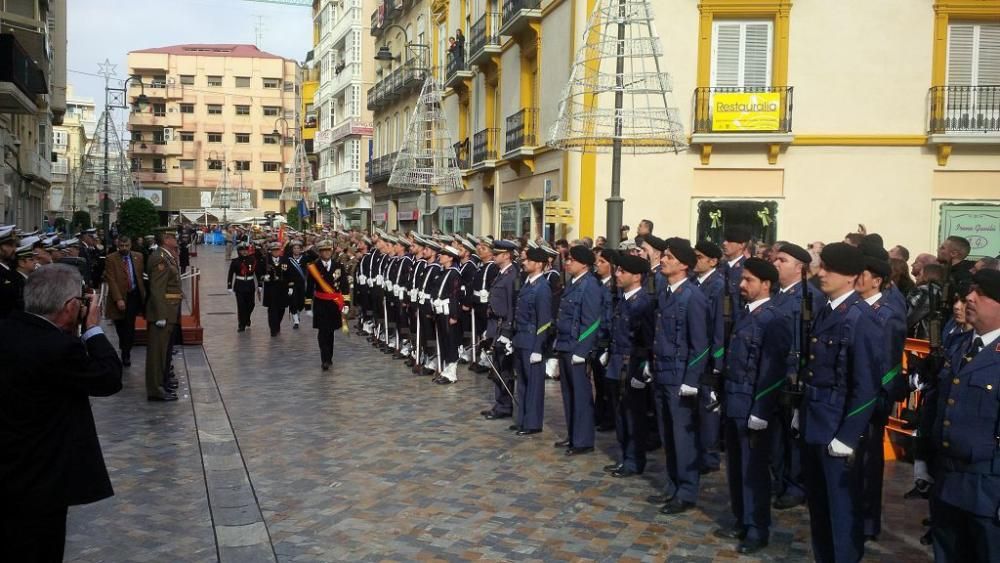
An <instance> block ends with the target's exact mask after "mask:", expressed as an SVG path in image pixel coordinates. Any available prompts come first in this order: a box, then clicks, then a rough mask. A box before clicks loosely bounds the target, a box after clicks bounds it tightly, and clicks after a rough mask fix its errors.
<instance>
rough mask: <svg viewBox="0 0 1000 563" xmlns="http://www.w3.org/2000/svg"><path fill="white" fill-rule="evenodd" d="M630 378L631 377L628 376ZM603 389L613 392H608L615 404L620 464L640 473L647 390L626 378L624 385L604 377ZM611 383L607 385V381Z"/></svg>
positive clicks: (645, 427)
mask: <svg viewBox="0 0 1000 563" xmlns="http://www.w3.org/2000/svg"><path fill="white" fill-rule="evenodd" d="M630 379H631V378H630ZM604 381H605V385H604V388H605V389H606V390H607V391H609V392H611V391H613V392H614V394H613V395H610V397H611V400H612V402H613V404H614V407H615V412H616V414H617V418H618V422H617V423H616V424H615V434H616V435H617V438H618V447H620V448H621V451H622V456H621V464H622V466H623V468H624V469H627V470H629V471H634V472H636V473H642V472H643V471H645V470H646V439H647V438H646V434H647V433H648V425H647V423H646V422H647V420H646V389H645V388H643V389H636V388H634V387H632V385H631V381H630V380H629V382H628V383H626V384H625V385H624V386H622V384H621V383H620V382H618V381H616V380H611V379H608V378H605V379H604ZM609 382H610V383H613V385H609V384H608V383H609Z"/></svg>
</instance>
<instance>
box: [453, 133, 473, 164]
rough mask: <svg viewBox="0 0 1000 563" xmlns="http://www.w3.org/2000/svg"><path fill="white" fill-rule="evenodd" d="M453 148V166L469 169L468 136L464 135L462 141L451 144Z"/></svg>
mask: <svg viewBox="0 0 1000 563" xmlns="http://www.w3.org/2000/svg"><path fill="white" fill-rule="evenodd" d="M452 148H453V149H455V166H456V167H458V169H459V170H462V171H465V170H468V169H469V138H468V137H466V138H465V139H463V140H462V141H459V142H457V143H455V144H454V145H452Z"/></svg>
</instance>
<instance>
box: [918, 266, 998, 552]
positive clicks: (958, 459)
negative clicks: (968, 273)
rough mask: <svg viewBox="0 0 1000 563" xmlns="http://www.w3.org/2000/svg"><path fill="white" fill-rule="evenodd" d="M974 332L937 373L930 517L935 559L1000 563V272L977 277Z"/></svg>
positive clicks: (971, 301) (972, 297) (971, 313)
mask: <svg viewBox="0 0 1000 563" xmlns="http://www.w3.org/2000/svg"><path fill="white" fill-rule="evenodd" d="M966 320H967V321H968V322H969V323H971V324H972V328H973V333H972V334H971V335H969V336H968V337H967V338H966V339H964V340H963V342H962V345H961V346H960V347H959V349H958V353H956V354H954V355H952V356H951V357H950V358H949V360H948V362H946V364H945V366H944V369H943V370H942V373H941V377H940V378H939V389H938V395H939V396H938V402H937V412H936V416H935V418H934V421H933V426H932V431H931V434H930V447H931V449H932V452H933V457H932V463H931V465H932V474H933V476H934V481H935V482H934V488H933V490H932V502H931V519H932V520H933V522H934V525H933V527H932V534H933V537H934V558H935V560H936V561H963V562H964V561H977V562H979V561H983V562H985V561H996V558H997V554H998V553H1000V526H998V525H997V519H998V517H1000V449H998V446H997V429H998V428H1000V408H998V404H1000V395H998V393H1000V271H996V270H980V271H978V272H976V273H975V274H973V276H972V290H971V291H970V292H969V293H968V295H967V297H966Z"/></svg>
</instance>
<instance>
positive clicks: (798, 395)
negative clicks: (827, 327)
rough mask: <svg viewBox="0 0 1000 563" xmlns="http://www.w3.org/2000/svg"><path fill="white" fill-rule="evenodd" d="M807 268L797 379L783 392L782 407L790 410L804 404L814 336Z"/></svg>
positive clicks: (797, 354)
mask: <svg viewBox="0 0 1000 563" xmlns="http://www.w3.org/2000/svg"><path fill="white" fill-rule="evenodd" d="M806 272H807V270H806V267H805V266H803V268H802V303H800V304H799V326H798V329H799V349H798V350H796V351H794V352H793V353H794V355H795V378H794V379H793V380H792V382H791V385H787V386H785V388H784V389H782V391H781V405H782V406H783V407H784V408H786V409H788V410H794V409H796V408H798V406H799V404H800V403H801V402H802V395H803V392H804V390H803V387H802V380H803V378H804V377H805V374H804V373H803V372H804V371H805V369H806V362H805V359H806V358H808V357H809V335H810V334H812V322H813V307H812V306H813V303H812V295H811V292H810V291H809V277H808V274H807V273H806Z"/></svg>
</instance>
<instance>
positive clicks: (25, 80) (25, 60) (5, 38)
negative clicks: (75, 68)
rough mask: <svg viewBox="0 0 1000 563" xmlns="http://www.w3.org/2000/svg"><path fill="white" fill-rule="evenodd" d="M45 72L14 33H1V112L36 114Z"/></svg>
mask: <svg viewBox="0 0 1000 563" xmlns="http://www.w3.org/2000/svg"><path fill="white" fill-rule="evenodd" d="M47 91H48V88H47V87H46V86H45V76H44V74H43V73H42V70H41V69H40V68H38V65H36V64H35V62H34V61H33V60H32V58H31V57H30V56H28V53H27V52H26V51H25V50H24V49H23V48H22V47H21V44H20V43H18V42H17V39H15V38H14V36H13V35H9V34H3V35H0V113H18V114H36V113H38V105H37V104H36V96H38V95H40V94H45V93H46V92H47Z"/></svg>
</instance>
